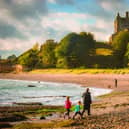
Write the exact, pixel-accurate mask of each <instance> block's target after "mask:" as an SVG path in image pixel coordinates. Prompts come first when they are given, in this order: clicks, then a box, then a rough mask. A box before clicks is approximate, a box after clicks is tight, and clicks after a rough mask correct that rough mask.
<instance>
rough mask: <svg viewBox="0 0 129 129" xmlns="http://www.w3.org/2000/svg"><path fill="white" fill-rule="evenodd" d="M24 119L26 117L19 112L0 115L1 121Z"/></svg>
mask: <svg viewBox="0 0 129 129" xmlns="http://www.w3.org/2000/svg"><path fill="white" fill-rule="evenodd" d="M26 119H27V117H25V116H23V115H20V114H7V115H1V116H0V121H1V122H15V121H23V120H26Z"/></svg>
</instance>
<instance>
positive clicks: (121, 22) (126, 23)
mask: <svg viewBox="0 0 129 129" xmlns="http://www.w3.org/2000/svg"><path fill="white" fill-rule="evenodd" d="M125 29H128V30H129V12H126V13H125V17H121V16H120V15H119V13H118V14H117V16H116V18H115V21H114V32H115V33H118V32H119V31H122V30H125Z"/></svg>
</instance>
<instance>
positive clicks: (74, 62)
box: [55, 32, 95, 68]
mask: <svg viewBox="0 0 129 129" xmlns="http://www.w3.org/2000/svg"><path fill="white" fill-rule="evenodd" d="M94 44H95V41H94V39H93V36H92V35H91V34H89V33H85V32H81V33H80V34H76V33H70V34H68V35H66V36H65V37H64V38H63V39H62V40H61V41H60V43H59V45H58V47H57V49H56V51H55V52H56V57H57V67H64V68H73V67H79V66H84V65H86V60H87V58H88V56H89V50H90V49H91V48H92V47H93V46H94Z"/></svg>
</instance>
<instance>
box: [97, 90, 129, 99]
mask: <svg viewBox="0 0 129 129" xmlns="http://www.w3.org/2000/svg"><path fill="white" fill-rule="evenodd" d="M126 95H129V91H119V92H117V91H114V92H111V93H109V94H105V95H101V96H98V98H109V97H116V96H126Z"/></svg>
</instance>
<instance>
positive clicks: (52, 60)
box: [39, 40, 57, 67]
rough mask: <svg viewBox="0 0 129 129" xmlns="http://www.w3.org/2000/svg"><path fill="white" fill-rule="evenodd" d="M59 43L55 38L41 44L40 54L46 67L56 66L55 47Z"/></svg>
mask: <svg viewBox="0 0 129 129" xmlns="http://www.w3.org/2000/svg"><path fill="white" fill-rule="evenodd" d="M56 46H57V43H56V42H55V41H54V40H47V41H46V42H45V43H44V44H43V45H41V48H40V52H39V56H40V59H41V62H42V64H43V66H44V67H55V66H56V57H55V48H56Z"/></svg>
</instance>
